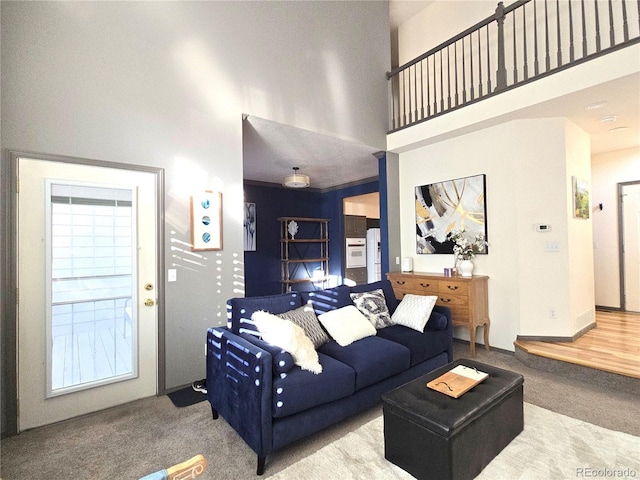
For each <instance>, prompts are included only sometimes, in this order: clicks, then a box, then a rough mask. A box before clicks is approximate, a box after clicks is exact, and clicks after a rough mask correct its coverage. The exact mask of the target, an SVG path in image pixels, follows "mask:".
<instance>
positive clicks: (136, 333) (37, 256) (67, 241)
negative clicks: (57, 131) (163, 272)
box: [17, 157, 158, 431]
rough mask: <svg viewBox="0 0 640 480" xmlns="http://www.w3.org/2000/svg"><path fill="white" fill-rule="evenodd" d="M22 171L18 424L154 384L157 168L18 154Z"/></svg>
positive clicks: (73, 412)
mask: <svg viewBox="0 0 640 480" xmlns="http://www.w3.org/2000/svg"><path fill="white" fill-rule="evenodd" d="M18 177H19V193H18V229H17V230H18V400H19V403H18V430H19V431H21V430H26V429H29V428H33V427H37V426H40V425H46V424H49V423H53V422H57V421H60V420H65V419H68V418H72V417H75V416H78V415H83V414H86V413H90V412H94V411H98V410H102V409H104V408H108V407H112V406H115V405H120V404H123V403H126V402H129V401H132V400H135V399H138V398H144V397H148V396H152V395H155V394H156V392H157V385H156V383H157V364H158V362H157V324H158V312H157V306H156V300H157V299H156V293H155V292H156V287H157V281H158V275H157V272H156V269H157V268H156V255H157V252H156V235H157V233H156V218H157V215H156V208H157V205H156V203H157V202H156V198H157V196H156V178H155V174H153V173H148V172H140V171H131V170H124V169H113V168H105V167H97V166H91V165H80V164H72V163H63V162H54V161H47V160H41V159H31V158H28V157H22V158H19V160H18Z"/></svg>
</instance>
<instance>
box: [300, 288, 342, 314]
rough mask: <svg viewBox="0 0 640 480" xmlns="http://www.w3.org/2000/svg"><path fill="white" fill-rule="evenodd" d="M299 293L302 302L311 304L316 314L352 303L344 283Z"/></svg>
mask: <svg viewBox="0 0 640 480" xmlns="http://www.w3.org/2000/svg"><path fill="white" fill-rule="evenodd" d="M300 294H301V295H302V301H303V302H304V303H310V304H311V305H313V310H314V311H315V312H316V315H320V314H322V313H325V312H328V311H330V310H335V309H336V308H342V307H346V306H347V305H352V304H353V303H352V302H351V297H349V287H347V286H346V285H340V286H338V287H333V288H327V289H325V290H316V291H314V292H300Z"/></svg>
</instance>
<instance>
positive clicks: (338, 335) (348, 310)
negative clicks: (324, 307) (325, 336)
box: [318, 305, 376, 347]
mask: <svg viewBox="0 0 640 480" xmlns="http://www.w3.org/2000/svg"><path fill="white" fill-rule="evenodd" d="M318 320H320V323H321V324H322V325H323V326H324V328H326V329H327V332H329V335H331V336H332V337H333V339H334V340H335V341H336V342H338V345H340V346H341V347H346V346H347V345H349V344H351V343H353V342H355V341H356V340H360V339H361V338H364V337H372V336H374V335H375V334H376V327H374V326H373V325H371V322H370V321H369V320H367V317H365V316H364V315H363V314H362V313H360V310H358V309H357V308H356V307H355V305H348V306H346V307H342V308H337V309H335V310H330V311H328V312H326V313H322V314H320V315H318Z"/></svg>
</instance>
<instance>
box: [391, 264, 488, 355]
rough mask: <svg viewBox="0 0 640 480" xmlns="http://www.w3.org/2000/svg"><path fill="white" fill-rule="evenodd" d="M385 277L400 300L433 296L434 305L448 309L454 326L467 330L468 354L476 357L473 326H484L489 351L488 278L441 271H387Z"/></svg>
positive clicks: (485, 344)
mask: <svg viewBox="0 0 640 480" xmlns="http://www.w3.org/2000/svg"><path fill="white" fill-rule="evenodd" d="M387 278H388V279H389V281H390V282H391V284H392V285H393V291H394V293H395V295H396V298H398V299H399V300H401V299H402V297H404V295H405V294H407V293H412V294H414V295H434V296H437V297H438V300H437V301H436V305H442V306H445V307H449V308H450V309H451V319H452V321H453V326H455V327H466V328H468V329H469V337H470V339H469V345H470V350H471V355H472V356H473V357H475V356H476V328H477V327H479V326H482V325H484V347H485V348H486V349H487V350H489V327H490V325H491V321H490V320H489V300H488V289H487V284H488V280H489V277H486V276H484V275H474V276H472V277H461V276H459V275H456V276H453V277H445V276H444V275H443V274H441V273H424V272H389V273H387Z"/></svg>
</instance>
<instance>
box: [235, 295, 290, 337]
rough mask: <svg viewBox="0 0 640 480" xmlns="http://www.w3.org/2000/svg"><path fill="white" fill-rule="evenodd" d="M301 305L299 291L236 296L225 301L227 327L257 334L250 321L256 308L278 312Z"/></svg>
mask: <svg viewBox="0 0 640 480" xmlns="http://www.w3.org/2000/svg"><path fill="white" fill-rule="evenodd" d="M300 306H302V297H301V296H300V293H299V292H289V293H283V294H280V295H267V296H264V297H238V298H232V299H230V300H229V301H228V302H227V317H228V322H229V325H228V327H229V329H230V330H231V331H232V332H233V333H236V334H238V333H251V334H253V335H258V329H257V328H256V326H255V325H254V324H253V322H252V321H251V315H252V314H253V312H255V311H257V310H264V311H267V312H269V313H273V314H274V315H275V314H278V313H282V312H286V311H289V310H293V309H294V308H298V307H300Z"/></svg>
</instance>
